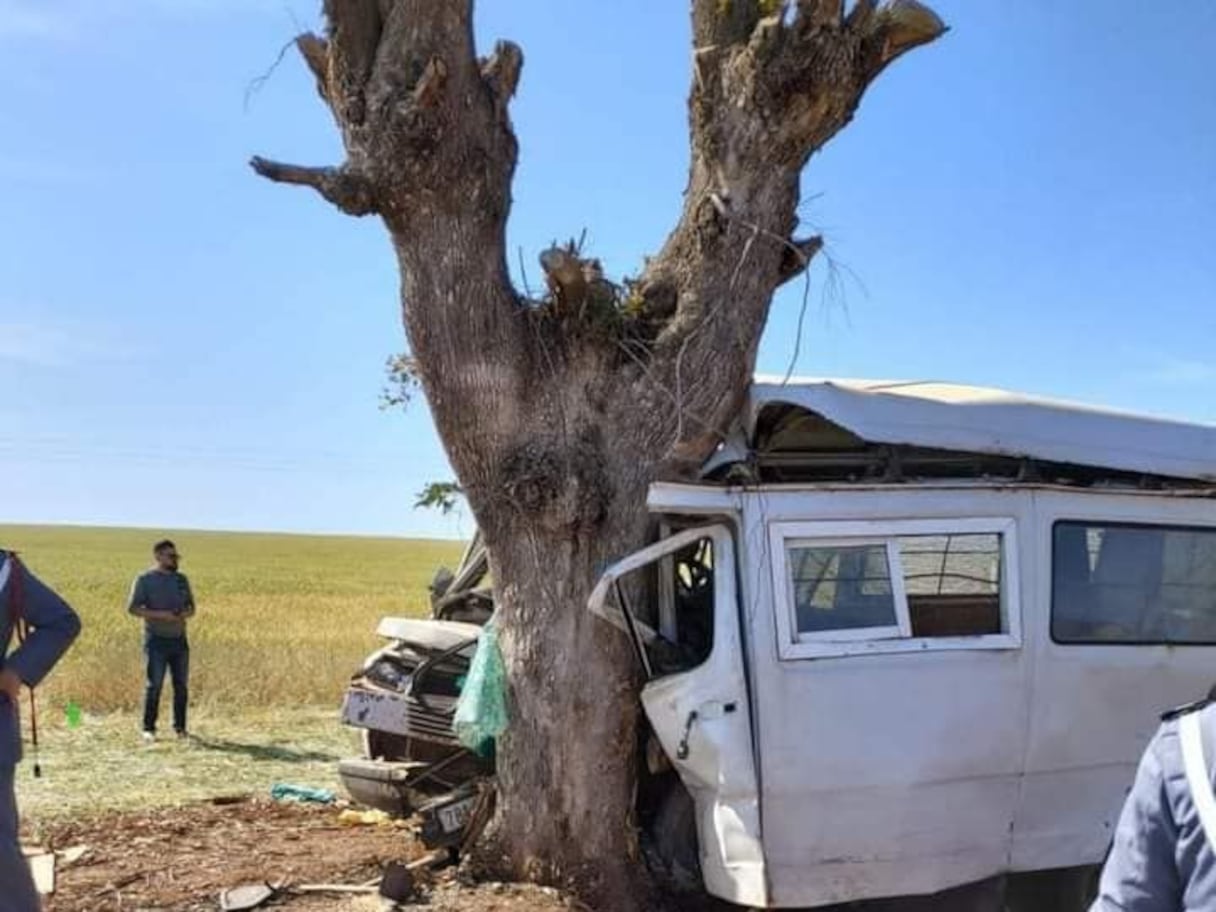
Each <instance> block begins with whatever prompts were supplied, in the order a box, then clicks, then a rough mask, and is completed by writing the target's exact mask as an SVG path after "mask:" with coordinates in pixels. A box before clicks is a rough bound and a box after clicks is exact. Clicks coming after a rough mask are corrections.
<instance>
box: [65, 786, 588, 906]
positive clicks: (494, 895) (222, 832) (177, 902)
mask: <svg viewBox="0 0 1216 912" xmlns="http://www.w3.org/2000/svg"><path fill="white" fill-rule="evenodd" d="M337 818H338V811H337V810H335V809H334V808H332V807H320V806H316V805H294V804H278V803H275V802H272V801H270V800H268V799H266V800H263V799H250V800H245V801H241V802H238V803H235V804H211V803H202V804H195V805H189V806H186V807H181V808H166V809H163V810H156V811H149V812H143V813H113V814H108V815H103V816H101V817H97V818H94V819H91V820H89V821H88V822H83V823H63V824H59V825H56V826H54V827H51V828H49V829H48V830H47V831H46V832H45V833H44V834H43V838H42V843H41V844H42V845H43V846H44V847H46V848H50V849H54V850H56V851H60V852H64V851H66V850H69V849H76V850H77V852H79V849H80V848H81V847H83V848H84V849H85V852H84V854H83V855H82V856H81V857H79V859H77V860H74V861H68V860H61V861H60V863H59V865H58V870H57V878H56V892H55V895H54V896H53V897H52V898H50V899H49V900H48V901H47V903H46V906H45V909H46V912H111V910H113V912H137V910H147V912H152V910H156V912H161V910H164V912H169V910H172V912H194V910H204V909H206V910H215V909H218V908H219V902H218V897H219V894H220V892H221V891H222V890H225V889H227V888H229V887H234V886H238V885H240V884H249V883H262V882H267V881H269V882H278V881H287V882H290V883H292V884H304V883H311V884H316V883H338V884H358V883H365V882H367V881H368V880H370V879H372V878H374V877H376V876H377V875H378V874H379V873H380V872H381V870H382V868H383V866H384V865H385V864H387V863H388V862H390V861H410V860H412V859H415V858H417V857H419V856H421V855H422V854H424V850H423V848H422V847H421V846H420V845H419V844H418V843H416V842H415V841H414V839H413V837H412V835H411V833H410V831H409V830H408V828H401V827H392V826H390V827H378V826H359V827H347V826H342V825H340V824H339V823H338V820H337ZM413 902H415V903H416V904H417V906H405V907H403V908H407V909H408V908H412V907H421V908H426V909H430V910H432V912H446V910H452V912H457V910H459V912H523V910H537V912H557V910H567V909H576V908H579V907H578V906H577V905H575V904H573V903H572V902H570V901H567V900H565V899H563V898H562V897H560V896H559V895H558V894H557V893H556V892H555V891H549V890H542V889H536V888H527V887H516V886H511V885H504V884H482V885H479V886H477V887H471V886H463V885H461V884H459V883H458V882H457V880H456V873H455V872H454V871H452V870H448V871H439V872H435V873H433V874H427V875H424V876H423V877H422V878H420V884H419V894H418V898H417V899H416V900H414V901H413ZM266 908H271V909H284V910H289V912H305V910H316V912H319V910H322V909H325V910H333V912H372V910H379V909H382V908H383V904H382V903H381V901H380V900H379V898H378V897H374V896H356V897H351V896H343V895H341V894H311V895H298V896H293V895H285V896H283V897H281V898H279V899H277V900H275V901H274V902H273V903H272V904H270V905H268V906H267V907H266Z"/></svg>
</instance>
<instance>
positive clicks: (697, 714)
mask: <svg viewBox="0 0 1216 912" xmlns="http://www.w3.org/2000/svg"><path fill="white" fill-rule="evenodd" d="M738 708H739V707H738V704H736V703H735V702H733V701H732V702H730V703H720V702H718V701H717V700H711V701H709V702H708V703H702V704H701V706H700V707H699V708H698V709H694V710H692V711H691V712H690V713H689V714H688V718H687V719H685V720H684V735H683V737H681V738H680V743H679V744H678V745H677V746H676V759H677V760H687V759H688V754H689V748H688V738H689V736H690V735H691V734H692V727H693V725H695V724H696V722H697V720H698V719H720V718H722V717H723V716H726V715H729V714H730V713H733V712H734V711H735V710H736V709H738Z"/></svg>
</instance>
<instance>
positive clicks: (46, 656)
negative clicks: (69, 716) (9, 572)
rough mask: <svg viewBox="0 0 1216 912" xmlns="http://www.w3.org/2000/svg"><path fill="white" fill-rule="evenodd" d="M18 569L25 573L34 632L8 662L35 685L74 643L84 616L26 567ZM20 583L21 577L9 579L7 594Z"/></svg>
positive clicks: (27, 616) (24, 587)
mask: <svg viewBox="0 0 1216 912" xmlns="http://www.w3.org/2000/svg"><path fill="white" fill-rule="evenodd" d="M14 572H17V573H21V575H22V576H21V582H20V584H21V586H22V594H23V613H24V615H25V620H26V621H27V622H28V623H29V625H30V627H31V631H30V635H29V637H28V638H27V639H26V641H25V643H24V644H23V645H21V646H18V647H17V650H16V651H15V652H13V653H11V654H10V655H9V657H8V658H7V659H6V660H5V663H4V664H5V667H6V668H9V669H11V670H12V671H14V672H16V673H17V677H19V678H21V680H22V681H24V682H25V683H26V684H28V685H29V686H31V687H33V686H35V685H37V684H38V683H40V682H41V681H42V679H43V678H45V677H46V676H47V673H48V672H49V671H50V670H51V669H52V668H53V667H55V663H56V662H58V661H59V659H60V657H61V656H62V655H63V654H64V653H65V652H67V650H68V647H69V646H71V645H72V641H73V640H75V639H76V636H77V634H79V633H80V618H79V617H77V616H76V612H75V611H73V610H72V609H71V607H69V606H68V603H67V602H65V601H64V600H63V599H62V598H60V597H59V596H58V595H57V594H56V593H55V592H53V591H52V590H51V589H50V588H49V587H47V586H46V585H45V584H44V583H43V582H42V581H41V580H40V579H38V577H36V576H34V574H32V573H30V571H29V570H27V569H26V568H25V567H24V566H21V567H20V569H15V570H14ZM16 584H17V580H15V579H12V578H10V579H9V581H8V585H7V586H6V587H5V589H6V591H5V593H4V594H5V596H8V595H9V594H10V593H11V591H12V587H13V586H14V585H16Z"/></svg>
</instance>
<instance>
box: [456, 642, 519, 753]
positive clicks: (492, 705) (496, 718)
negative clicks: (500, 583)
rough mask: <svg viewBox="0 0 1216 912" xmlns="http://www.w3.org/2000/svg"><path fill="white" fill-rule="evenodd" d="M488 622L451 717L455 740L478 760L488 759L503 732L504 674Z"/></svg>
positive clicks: (505, 700)
mask: <svg viewBox="0 0 1216 912" xmlns="http://www.w3.org/2000/svg"><path fill="white" fill-rule="evenodd" d="M494 621H495V619H494V618H490V620H489V621H487V622H486V625H485V626H484V627H482V628H481V635H480V636H479V637H478V638H477V650H476V651H475V652H474V653H473V661H472V662H470V663H469V674H468V677H467V678H466V679H465V682H464V687H463V688H462V689H461V691H460V699H459V700H458V701H457V703H456V713H455V715H453V716H452V731H453V732H454V733H455V735H456V739H457V740H458V741H459V742H460V743H461V744H463V745H464V746H465V747H467V748H468V749H469V750H471V751H474V752H476V753H478V754H480V755H481V756H483V757H485V756H489V754H490V753H491V752H492V751H493V750H494V741H495V739H496V738H498V737H499V736H500V735H501V734H502V733H503V732H505V731H506V730H507V670H506V667H505V666H504V665H503V662H502V652H501V651H500V650H499V648H498V627H497V626H496V625H495V622H494Z"/></svg>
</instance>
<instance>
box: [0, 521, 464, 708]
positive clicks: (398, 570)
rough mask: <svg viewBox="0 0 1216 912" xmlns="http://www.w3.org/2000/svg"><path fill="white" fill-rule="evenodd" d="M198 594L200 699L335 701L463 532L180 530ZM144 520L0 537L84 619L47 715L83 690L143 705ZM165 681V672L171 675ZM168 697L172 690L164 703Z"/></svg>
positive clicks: (97, 701)
mask: <svg viewBox="0 0 1216 912" xmlns="http://www.w3.org/2000/svg"><path fill="white" fill-rule="evenodd" d="M167 534H168V536H169V537H171V538H173V539H174V541H175V542H176V543H177V545H178V548H179V549H180V550H181V552H182V554H183V555H184V557H185V559H184V561H183V563H182V570H183V571H184V572H185V573H186V574H187V575H188V576H189V577H190V582H191V586H192V588H193V590H194V593H195V597H196V599H197V600H198V606H199V607H198V615H197V617H196V618H195V619H194V620H193V621H192V626H191V629H190V647H191V702H192V704H194V705H195V706H196V707H198V708H200V709H202V710H204V711H207V712H209V713H211V714H212V715H213V716H216V717H223V716H224V715H225V714H230V713H232V712H233V711H236V710H240V711H245V710H249V709H256V708H264V707H282V706H286V707H294V706H301V705H304V706H318V707H325V708H328V709H329V710H330V711H331V712H335V711H336V709H337V706H338V703H339V701H340V699H341V694H342V690H343V687H344V685H345V683H346V681H347V680H348V678H349V677H350V675H351V673H352V672H353V671H354V670H355V669H356V668H357V667H358V664H359V662H360V661H361V660H362V659H363V657H364V656H365V655H366V654H367V653H368V652H369V651H370V650H371V648H372V647H373V646H374V645H375V644H376V643H377V640H376V637H375V626H376V624H377V622H378V621H379V619H380V618H381V617H383V616H385V615H414V616H418V615H422V614H424V613H425V612H426V610H427V605H428V602H427V595H426V585H427V583H428V582H429V581H430V578H431V575H432V574H433V573H434V570H435V568H436V567H437V566H438V565H439V564H441V563H447V564H449V565H453V564H454V563H455V562H456V560H458V558H459V554H460V545H459V544H456V543H452V542H433V541H407V540H402V539H372V538H345V537H321V536H292V535H253V534H233V533H217V532H169V533H167ZM159 537H161V536H160V535H158V534H157V533H153V532H149V531H145V530H127V529H83V528H70V527H29V526H0V547H6V548H14V549H17V550H19V551H21V552H22V553H23V555H24V558H25V560H26V563H27V564H28V565H29V566H30V568H31V569H32V570H33V571H34V572H35V573H37V574H38V576H39V577H40V578H41V579H42V580H43V581H44V582H46V583H47V584H48V585H50V586H52V587H53V588H54V589H56V590H57V591H58V592H59V593H60V594H61V595H63V596H64V598H66V599H67V600H68V601H69V602H70V603H71V604H72V605H73V607H75V608H76V610H77V611H78V612H79V613H80V616H81V618H82V619H83V621H84V632H83V633H82V634H81V637H80V639H79V640H78V641H77V643H76V645H75V646H74V647H73V649H72V651H71V652H70V653H69V654H68V656H67V657H66V658H65V659H64V660H63V662H62V663H61V664H60V666H59V667H58V668H57V669H56V670H55V672H54V674H52V676H51V677H50V678H49V679H48V681H47V682H46V684H45V685H44V686H43V687H42V688H41V689H40V691H39V693H40V695H41V696H40V705H41V706H42V707H44V710H43V712H44V713H45V715H46V716H47V717H51V718H54V717H56V716H58V717H62V712H63V706H64V705H65V704H66V702H67V701H68V700H74V701H76V703H78V704H79V705H80V706H81V707H83V708H84V710H85V712H87V713H94V714H97V713H105V712H110V711H113V710H120V709H134V708H135V707H137V706H138V704H139V701H140V696H141V687H142V677H143V656H142V651H141V637H142V631H141V628H140V622H139V621H137V620H136V619H135V618H132V617H131V616H129V615H128V614H127V613H126V600H127V594H128V591H129V588H130V585H131V581H132V579H133V578H134V577H135V575H136V574H137V573H138V572H139V571H141V570H142V569H144V568H145V567H146V566H147V565H148V564H149V563H150V553H149V552H150V549H151V545H152V543H153V541H154V540H155V539H157V538H159ZM166 691H168V682H166ZM168 710H169V694H168V693H167V692H166V694H165V696H164V703H163V705H162V714H165V713H167V712H168Z"/></svg>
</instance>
